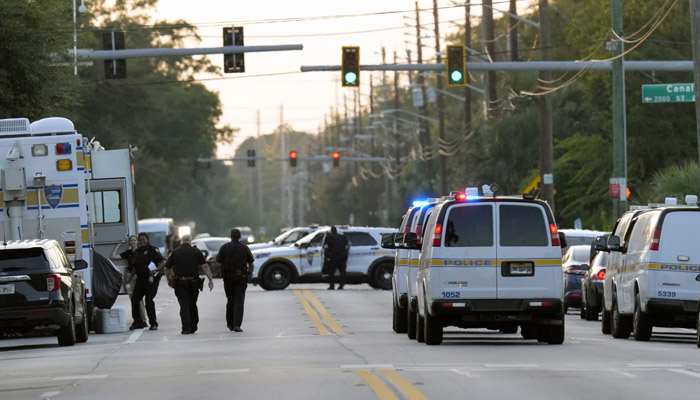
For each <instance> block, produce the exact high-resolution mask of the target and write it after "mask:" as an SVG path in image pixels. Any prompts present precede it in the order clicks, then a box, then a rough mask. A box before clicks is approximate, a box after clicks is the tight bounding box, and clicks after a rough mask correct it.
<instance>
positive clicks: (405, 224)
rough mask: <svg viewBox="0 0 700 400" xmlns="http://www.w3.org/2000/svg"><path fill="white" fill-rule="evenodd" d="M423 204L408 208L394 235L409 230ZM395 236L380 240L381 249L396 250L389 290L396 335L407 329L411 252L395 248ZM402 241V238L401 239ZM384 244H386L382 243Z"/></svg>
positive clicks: (419, 203) (414, 204)
mask: <svg viewBox="0 0 700 400" xmlns="http://www.w3.org/2000/svg"><path fill="white" fill-rule="evenodd" d="M422 205H423V202H418V203H416V202H414V203H413V205H412V206H411V207H409V208H408V210H407V211H406V214H404V216H403V218H402V219H401V225H399V232H398V233H397V234H396V235H401V236H403V233H406V232H408V231H409V230H410V229H411V224H412V222H413V220H414V218H415V217H416V215H417V214H418V211H419V210H420V208H421V206H422ZM395 238H396V237H395V236H394V235H392V237H391V238H388V239H390V240H388V241H385V240H382V242H383V243H382V247H384V248H389V249H391V248H394V249H396V256H395V258H394V272H393V273H392V275H391V288H392V295H393V296H392V297H393V323H392V327H393V329H394V332H396V333H406V329H407V322H408V321H407V319H406V315H407V314H406V307H407V288H406V275H407V274H408V259H407V257H408V253H409V252H410V251H411V250H408V249H405V248H402V247H401V245H399V247H397V246H396V244H397V243H396V242H397V241H396V240H395ZM401 240H403V238H401ZM384 242H386V243H384Z"/></svg>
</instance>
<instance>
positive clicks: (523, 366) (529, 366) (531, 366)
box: [484, 364, 538, 368]
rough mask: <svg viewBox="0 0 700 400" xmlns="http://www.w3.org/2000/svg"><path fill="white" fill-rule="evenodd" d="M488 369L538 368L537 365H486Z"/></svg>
mask: <svg viewBox="0 0 700 400" xmlns="http://www.w3.org/2000/svg"><path fill="white" fill-rule="evenodd" d="M484 366H485V367H486V368H538V365H537V364H484Z"/></svg>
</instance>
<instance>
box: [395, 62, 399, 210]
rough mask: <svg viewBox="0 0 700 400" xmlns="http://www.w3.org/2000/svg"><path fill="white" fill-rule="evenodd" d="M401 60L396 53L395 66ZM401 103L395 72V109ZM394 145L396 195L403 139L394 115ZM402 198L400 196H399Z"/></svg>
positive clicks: (396, 116) (396, 72)
mask: <svg viewBox="0 0 700 400" xmlns="http://www.w3.org/2000/svg"><path fill="white" fill-rule="evenodd" d="M398 62H399V60H398V57H397V56H396V52H394V64H398ZM400 107H401V102H400V101H399V72H398V71H394V109H395V110H400ZM394 145H395V146H396V194H397V195H398V194H399V192H400V191H401V188H400V183H401V137H400V136H399V127H398V115H396V114H394ZM399 197H400V196H399Z"/></svg>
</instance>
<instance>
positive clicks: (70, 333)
mask: <svg viewBox="0 0 700 400" xmlns="http://www.w3.org/2000/svg"><path fill="white" fill-rule="evenodd" d="M69 312H70V318H69V319H68V323H67V324H66V325H65V326H62V327H60V328H59V329H58V333H57V334H56V336H58V345H59V346H73V345H74V344H75V310H73V305H71V307H70V310H69Z"/></svg>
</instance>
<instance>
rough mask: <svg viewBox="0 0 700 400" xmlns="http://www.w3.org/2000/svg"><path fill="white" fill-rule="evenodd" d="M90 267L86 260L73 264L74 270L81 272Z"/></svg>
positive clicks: (76, 261)
mask: <svg viewBox="0 0 700 400" xmlns="http://www.w3.org/2000/svg"><path fill="white" fill-rule="evenodd" d="M87 267H88V263H87V261H85V260H75V261H74V262H73V270H74V271H79V270H81V269H85V268H87Z"/></svg>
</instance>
